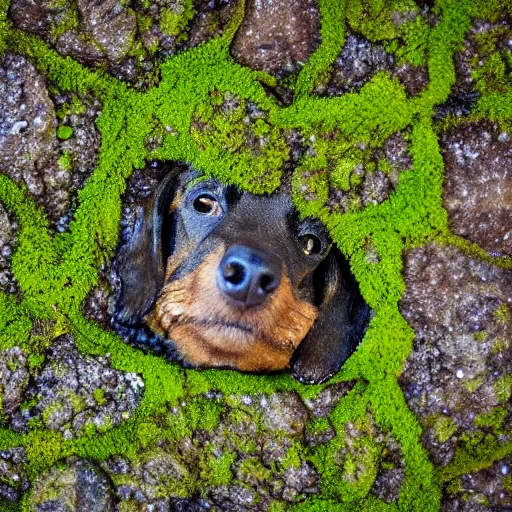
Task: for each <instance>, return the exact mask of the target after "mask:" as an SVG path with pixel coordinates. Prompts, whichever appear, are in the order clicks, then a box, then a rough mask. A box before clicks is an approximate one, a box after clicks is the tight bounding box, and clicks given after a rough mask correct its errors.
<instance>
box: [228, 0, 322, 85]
mask: <svg viewBox="0 0 512 512" xmlns="http://www.w3.org/2000/svg"><path fill="white" fill-rule="evenodd" d="M319 30H320V13H319V10H318V3H317V2H316V1H315V0H293V1H286V0H273V1H272V0H251V1H250V2H248V5H247V6H246V14H245V18H244V21H243V22H242V25H241V26H240V28H239V29H238V32H237V35H236V38H235V40H234V42H233V45H232V48H231V53H232V55H233V57H234V58H235V59H236V60H237V61H238V62H240V63H241V64H243V65H244V66H249V67H250V68H251V69H258V70H262V71H266V72H267V73H274V74H278V75H283V74H289V73H293V72H294V71H295V70H297V69H299V68H300V66H301V65H303V64H304V63H305V62H306V61H307V60H308V58H309V56H310V55H311V54H312V53H313V52H314V50H315V49H316V47H317V46H318V43H319Z"/></svg>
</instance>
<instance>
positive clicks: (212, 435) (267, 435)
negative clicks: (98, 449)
mask: <svg viewBox="0 0 512 512" xmlns="http://www.w3.org/2000/svg"><path fill="white" fill-rule="evenodd" d="M212 407H213V408H218V413H219V417H218V423H217V424H209V426H206V425H203V428H201V427H200V428H198V429H196V430H194V431H192V432H191V433H190V434H189V435H186V436H185V437H182V438H180V439H178V440H175V441H173V442H166V441H164V440H162V441H156V442H155V443H153V444H151V445H150V446H147V447H146V448H145V450H144V452H143V453H139V454H137V455H136V456H135V457H133V458H131V459H129V460H128V459H126V458H121V457H111V458H110V459H109V460H107V461H106V462H105V463H103V464H102V467H103V469H104V470H105V471H106V472H107V473H108V474H109V476H110V478H111V479H112V481H113V482H114V484H115V485H116V493H117V496H118V497H119V499H120V500H121V505H120V507H121V510H132V509H133V510H141V509H145V508H148V509H150V508H152V507H155V510H168V509H167V508H165V506H164V505H163V500H164V496H165V497H167V499H169V498H171V502H170V504H171V508H170V510H175V509H174V508H172V507H173V506H176V507H181V508H176V510H192V511H200V510H205V509H215V510H216V509H217V508H218V509H219V510H238V511H249V510H262V511H263V510H268V507H269V506H270V503H271V502H272V501H275V500H279V501H282V502H283V503H293V502H295V500H296V498H297V497H298V496H299V495H303V494H313V493H319V492H320V488H319V485H318V474H317V472H316V470H315V469H314V467H313V466H312V465H311V464H310V463H309V462H307V461H306V460H305V457H304V454H303V453H302V450H301V447H300V446H301V440H302V439H303V437H304V433H305V418H306V417H307V409H306V408H305V406H304V405H303V404H302V403H301V401H300V400H298V397H297V396H296V395H295V393H285V392H283V393H275V394H272V395H260V396H257V395H256V396H243V395H242V396H240V395H230V396H223V395H221V394H219V393H208V394H207V395H205V396H201V397H195V398H191V399H189V400H187V401H185V400H184V401H183V402H182V403H181V404H179V405H178V406H175V407H173V408H171V409H170V410H169V411H168V412H165V414H163V415H162V416H160V417H159V418H158V419H157V418H155V420H154V421H168V420H172V421H178V422H181V421H183V419H182V418H183V417H187V415H188V414H190V411H208V410H211V408H212ZM192 414H194V413H192ZM152 421H153V420H152ZM184 489H185V490H186V493H187V495H190V496H197V495H198V494H199V495H200V496H201V498H200V499H192V500H180V499H179V496H181V495H183V492H184ZM167 503H169V502H167ZM123 507H124V508H123Z"/></svg>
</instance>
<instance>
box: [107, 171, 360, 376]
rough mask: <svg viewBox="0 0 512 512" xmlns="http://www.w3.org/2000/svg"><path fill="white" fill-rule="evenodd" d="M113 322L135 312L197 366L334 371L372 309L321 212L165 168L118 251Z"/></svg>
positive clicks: (132, 319) (133, 318) (283, 197)
mask: <svg viewBox="0 0 512 512" xmlns="http://www.w3.org/2000/svg"><path fill="white" fill-rule="evenodd" d="M119 274H120V277H121V284H122V288H121V294H120V296H119V299H118V303H117V307H116V309H117V313H116V317H117V320H118V321H120V322H121V323H128V324H134V323H138V322H141V321H144V322H146V323H147V325H149V326H150V327H151V328H152V329H153V330H154V331H156V332H157V333H159V334H160V335H162V336H163V337H166V338H168V339H169V340H172V342H173V343H174V344H175V345H176V347H177V348H178V350H179V352H180V354H181V355H182V357H183V358H184V359H185V360H186V361H187V362H189V363H191V364H193V365H195V366H199V367H225V368H235V369H238V370H243V371H253V372H258V371H275V370H281V369H283V368H287V367H288V366H289V365H290V360H291V365H292V370H293V372H294V375H295V376H296V377H297V378H299V379H300V380H302V381H304V382H320V381H322V380H325V379H326V378H328V377H329V376H330V375H332V374H333V373H335V372H336V371H337V370H338V369H339V368H340V367H341V365H342V364H343V362H344V361H345V360H346V358H347V357H348V356H349V355H350V353H351V352H352V351H353V350H354V348H355V346H356V345H357V343H358V342H359V341H360V339H361V337H362V334H363V332H364V329H365V327H366V324H367V322H368V314H369V309H368V307H367V306H366V304H365V303H364V301H363V300H362V298H361V296H360V294H359V291H358V288H357V284H356V283H355V282H354V279H353V277H352V276H351V274H350V272H349V270H348V266H347V263H346V261H345V260H344V259H343V258H342V257H341V255H340V254H339V252H338V251H337V250H336V249H335V248H333V247H331V243H330V240H329V238H328V236H327V234H326V232H325V230H324V228H323V226H322V225H321V223H320V222H319V221H316V220H313V219H305V220H300V219H299V216H298V215H297V212H296V211H295V209H294V207H293V205H292V203H291V200H290V198H289V195H287V194H284V193H281V194H279V193H277V194H272V195H270V196H257V195H253V194H250V193H247V192H242V191H239V190H237V189H236V188H234V187H230V186H225V185H222V184H221V183H219V182H218V181H216V180H214V179H211V178H209V179H202V178H201V177H200V176H199V175H198V173H196V172H195V171H192V170H188V171H186V172H178V170H177V168H175V169H173V170H171V171H170V172H169V174H168V175H167V176H166V178H165V179H164V180H163V182H162V183H161V184H160V186H159V187H158V189H157V190H156V192H155V194H154V196H153V198H152V200H151V201H150V202H148V204H146V205H145V207H143V208H141V210H140V215H139V218H138V220H137V222H136V226H135V230H134V235H133V236H132V239H131V240H130V243H129V244H128V246H127V247H126V249H125V250H124V251H123V252H122V253H121V257H120V265H119Z"/></svg>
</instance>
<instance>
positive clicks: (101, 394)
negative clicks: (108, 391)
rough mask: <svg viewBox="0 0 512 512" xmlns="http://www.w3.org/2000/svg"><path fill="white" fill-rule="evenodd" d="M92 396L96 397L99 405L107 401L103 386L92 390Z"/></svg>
mask: <svg viewBox="0 0 512 512" xmlns="http://www.w3.org/2000/svg"><path fill="white" fill-rule="evenodd" d="M92 397H93V398H94V400H95V401H96V403H97V404H98V405H103V404H104V403H105V402H106V399H105V391H104V390H103V389H101V388H96V389H95V390H94V391H93V392H92Z"/></svg>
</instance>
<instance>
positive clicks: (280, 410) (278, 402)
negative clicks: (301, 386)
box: [260, 393, 308, 435]
mask: <svg viewBox="0 0 512 512" xmlns="http://www.w3.org/2000/svg"><path fill="white" fill-rule="evenodd" d="M260 404H261V406H262V409H263V411H264V418H265V422H266V424H267V426H268V428H269V429H271V430H277V431H283V432H286V433H287V434H299V435H300V434H302V433H303V432H304V427H305V426H306V420H307V419H308V411H307V409H306V407H305V406H304V403H303V402H302V400H301V398H300V396H299V395H298V394H296V393H280V394H274V395H272V396H271V397H270V398H269V399H268V400H266V401H262V402H261V403H260Z"/></svg>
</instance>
